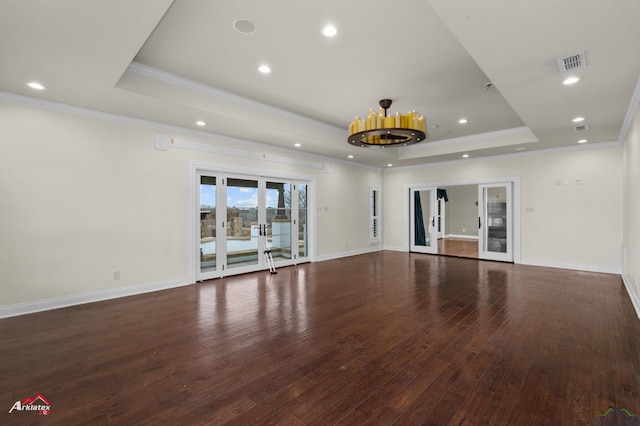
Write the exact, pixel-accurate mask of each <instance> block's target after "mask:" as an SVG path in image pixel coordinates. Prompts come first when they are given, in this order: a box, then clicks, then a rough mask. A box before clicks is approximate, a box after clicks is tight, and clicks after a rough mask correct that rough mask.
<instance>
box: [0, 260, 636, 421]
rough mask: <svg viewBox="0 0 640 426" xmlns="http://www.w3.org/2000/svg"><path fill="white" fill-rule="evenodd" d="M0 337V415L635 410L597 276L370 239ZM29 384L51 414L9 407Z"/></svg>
mask: <svg viewBox="0 0 640 426" xmlns="http://www.w3.org/2000/svg"><path fill="white" fill-rule="evenodd" d="M0 336H1V338H0V342H1V346H0V409H2V410H1V411H0V424H3V425H5V424H66V425H70V424H73V425H80V424H118V425H134V424H135V425H138V424H150V425H157V424H189V425H191V424H214V425H221V424H228V425H255V424H259V425H263V424H264V425H268V424H283V425H284V424H288V425H305V424H309V425H332V424H340V425H364V424H372V425H391V424H394V425H417V424H432V425H447V424H451V425H476V424H483V425H505V424H506V425H594V424H612V423H604V420H603V419H605V418H604V417H599V415H601V414H604V413H605V412H606V411H607V410H608V409H609V408H612V409H614V411H613V412H612V413H610V416H611V415H617V416H622V415H626V414H625V413H624V412H622V411H620V410H622V409H623V408H624V409H626V410H627V411H628V412H630V413H632V414H640V396H639V387H640V320H639V319H638V318H637V317H636V316H635V313H634V310H633V307H632V305H631V302H630V300H629V297H628V295H627V293H626V290H625V288H624V285H623V283H622V282H621V279H620V277H619V276H616V275H608V274H597V273H588V272H577V271H568V270H561V269H548V268H540V267H529V266H522V265H513V264H506V263H498V262H483V261H477V260H471V259H462V258H453V257H442V256H429V255H422V254H408V253H398V252H377V253H372V254H367V255H361V256H353V257H349V258H344V259H338V260H331V261H326V262H319V263H314V264H304V265H299V266H295V267H289V268H282V269H280V270H279V271H278V274H277V275H270V274H269V273H268V272H260V273H255V274H248V275H242V276H235V277H229V278H225V279H218V280H213V281H209V282H204V283H200V284H197V285H193V286H187V287H182V288H177V289H171V290H166V291H161V292H155V293H149V294H145V295H139V296H133V297H128V298H122V299H116V300H110V301H105V302H99V303H93V304H87V305H81V306H76V307H70V308H65V309H59V310H55V311H49V312H43V313H37V314H31V315H25V316H21V317H14V318H6V319H3V320H0ZM37 394H41V395H42V396H43V397H45V398H46V399H47V400H48V401H49V402H50V403H51V413H50V414H49V415H48V416H46V417H45V416H38V413H37V412H26V411H14V412H12V413H11V414H9V413H8V412H9V410H10V409H11V408H12V406H13V404H14V403H15V402H16V401H18V400H20V401H22V400H24V399H25V398H27V397H34V396H35V395H37ZM616 409H618V411H615V410H616ZM636 419H638V418H636ZM598 422H601V423H598ZM624 424H637V423H624Z"/></svg>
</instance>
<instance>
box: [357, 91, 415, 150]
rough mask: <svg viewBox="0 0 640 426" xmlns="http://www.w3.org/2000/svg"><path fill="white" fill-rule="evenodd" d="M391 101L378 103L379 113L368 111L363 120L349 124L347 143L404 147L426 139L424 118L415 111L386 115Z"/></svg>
mask: <svg viewBox="0 0 640 426" xmlns="http://www.w3.org/2000/svg"><path fill="white" fill-rule="evenodd" d="M390 106H391V99H382V100H381V101H380V111H379V112H378V113H376V112H375V111H374V110H372V109H371V110H369V115H367V118H365V119H359V118H358V117H356V118H355V119H354V120H353V122H352V123H351V124H349V137H348V138H347V141H348V142H349V143H350V144H351V145H355V146H362V147H365V146H379V147H381V148H384V147H385V146H398V145H401V146H406V145H411V144H414V143H417V142H420V141H423V140H425V139H426V123H425V120H424V117H423V116H421V115H420V114H418V113H416V112H415V111H409V112H408V113H406V114H400V113H397V112H396V114H395V115H387V109H389V107H390Z"/></svg>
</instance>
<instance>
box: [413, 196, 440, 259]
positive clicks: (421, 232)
mask: <svg viewBox="0 0 640 426" xmlns="http://www.w3.org/2000/svg"><path fill="white" fill-rule="evenodd" d="M436 193H437V191H436V187H435V186H430V187H419V188H411V189H410V190H409V212H410V213H409V215H410V220H409V221H410V223H411V226H410V230H409V232H410V237H409V238H410V241H411V243H410V245H409V250H410V251H412V252H418V253H431V254H435V253H437V252H438V239H437V228H438V227H437V223H436V222H437V220H438V213H437V200H436Z"/></svg>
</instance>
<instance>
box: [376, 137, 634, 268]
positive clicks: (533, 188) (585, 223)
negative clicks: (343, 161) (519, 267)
mask: <svg viewBox="0 0 640 426" xmlns="http://www.w3.org/2000/svg"><path fill="white" fill-rule="evenodd" d="M516 176H519V177H520V183H521V206H520V212H521V262H522V263H527V264H536V265H547V266H557V267H564V268H571V269H584V270H593V271H603V272H617V273H619V272H620V270H621V254H620V253H621V244H622V223H621V220H620V218H621V217H622V148H621V147H619V146H612V147H611V146H609V147H606V148H600V149H580V150H570V151H559V150H558V151H553V152H547V153H541V154H534V153H531V154H527V155H513V156H509V157H494V158H489V159H478V160H470V161H457V162H450V163H441V164H435V165H425V166H421V167H408V168H398V169H386V170H385V173H384V193H385V194H386V195H385V198H384V209H383V212H384V215H385V229H384V246H385V248H389V249H396V250H407V249H408V229H409V227H408V226H409V225H408V217H409V215H408V207H407V206H405V204H406V203H407V201H406V199H407V196H406V194H405V193H406V192H407V185H408V184H419V183H449V184H455V183H458V182H459V183H469V182H472V181H477V180H481V179H494V178H504V177H516ZM576 178H581V179H582V180H583V184H582V185H575V184H574V180H575V179H576ZM558 181H560V183H561V184H560V185H557V183H558ZM564 182H567V184H566V185H565V184H564Z"/></svg>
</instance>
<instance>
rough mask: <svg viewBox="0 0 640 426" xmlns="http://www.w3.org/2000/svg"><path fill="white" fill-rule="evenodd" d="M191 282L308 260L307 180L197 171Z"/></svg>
mask: <svg viewBox="0 0 640 426" xmlns="http://www.w3.org/2000/svg"><path fill="white" fill-rule="evenodd" d="M196 179H197V183H198V184H199V191H197V195H196V197H195V198H196V206H195V207H196V211H198V214H199V220H198V221H197V223H198V226H197V228H198V229H196V230H195V232H196V237H197V238H195V241H196V247H195V249H196V253H197V257H196V258H197V259H198V264H197V266H196V280H198V281H202V280H206V279H211V278H217V277H221V276H224V275H232V274H239V273H245V272H253V271H258V270H262V269H266V268H268V263H267V258H266V256H265V250H270V251H271V255H272V257H273V261H274V264H275V266H276V267H278V266H287V265H292V264H295V263H297V262H303V261H308V260H309V259H308V258H309V251H308V233H307V222H308V221H307V218H308V216H307V214H308V212H307V189H308V184H307V183H306V182H294V181H288V180H278V179H270V178H264V177H251V176H233V175H226V174H221V173H220V174H217V173H211V172H204V171H198V172H196Z"/></svg>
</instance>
